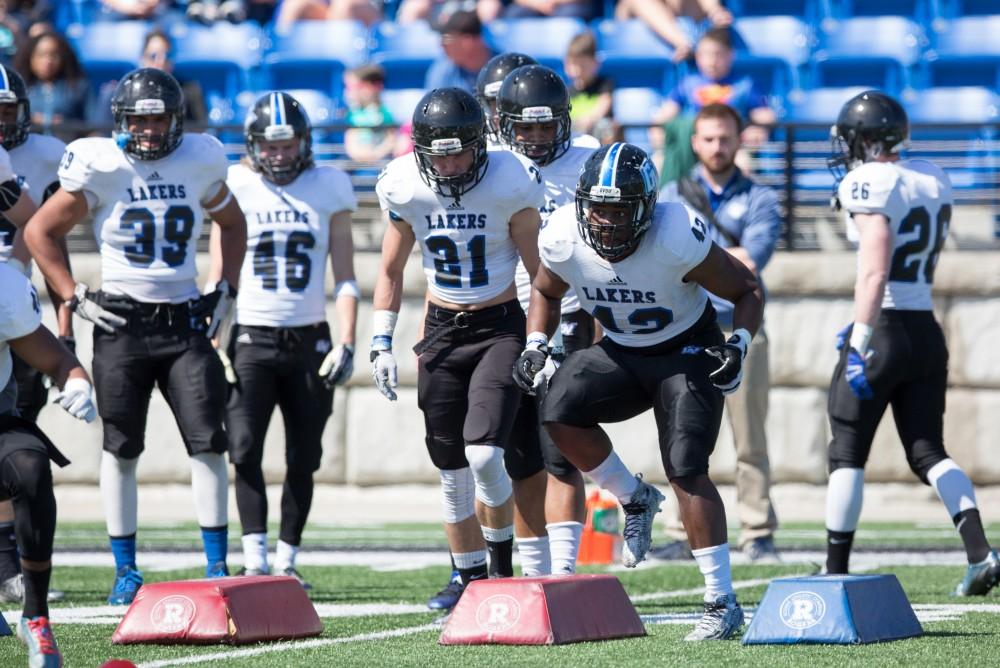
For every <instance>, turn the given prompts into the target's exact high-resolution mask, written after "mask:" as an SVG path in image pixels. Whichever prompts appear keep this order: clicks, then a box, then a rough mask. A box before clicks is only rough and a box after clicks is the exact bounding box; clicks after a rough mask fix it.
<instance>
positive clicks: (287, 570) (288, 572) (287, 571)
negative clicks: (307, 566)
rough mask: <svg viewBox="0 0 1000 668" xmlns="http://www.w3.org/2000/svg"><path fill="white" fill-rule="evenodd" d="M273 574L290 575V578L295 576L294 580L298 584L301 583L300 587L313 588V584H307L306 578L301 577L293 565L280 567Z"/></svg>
mask: <svg viewBox="0 0 1000 668" xmlns="http://www.w3.org/2000/svg"><path fill="white" fill-rule="evenodd" d="M274 574H275V575H284V576H286V577H290V578H295V579H296V580H298V582H299V584H300V585H302V588H303V589H305V590H307V591H308V590H309V589H312V588H313V586H312V585H311V584H309V583H308V582H306V579H305V578H304V577H302V574H301V573H299V572H298V571H297V570H295V567H294V566H289V567H288V568H285V569H282V570H280V571H275V573H274Z"/></svg>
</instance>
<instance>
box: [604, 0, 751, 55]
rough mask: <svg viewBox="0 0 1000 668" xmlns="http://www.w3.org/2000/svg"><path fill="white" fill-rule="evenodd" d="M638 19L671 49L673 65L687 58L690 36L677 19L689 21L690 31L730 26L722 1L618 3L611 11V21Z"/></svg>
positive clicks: (628, 0)
mask: <svg viewBox="0 0 1000 668" xmlns="http://www.w3.org/2000/svg"><path fill="white" fill-rule="evenodd" d="M632 17H635V18H638V19H640V20H641V21H643V22H644V23H646V25H648V26H649V27H650V28H651V29H652V30H653V32H655V33H656V34H657V35H659V36H660V37H662V38H663V40H664V41H665V42H666V43H667V44H669V45H670V46H672V47H674V62H677V63H679V62H683V61H685V60H687V59H688V58H690V57H691V51H692V49H693V43H692V37H691V34H690V33H692V32H694V31H693V30H685V29H684V26H682V25H681V22H680V21H678V18H679V17H684V18H687V19H690V21H691V22H692V23H693V27H697V26H701V25H704V24H706V23H707V24H709V25H711V26H714V27H718V28H721V27H725V26H728V25H729V24H731V23H732V22H733V15H732V14H731V13H730V12H729V10H728V9H726V8H725V7H724V6H723V3H722V0H620V2H619V3H618V5H617V7H616V8H615V18H616V19H618V20H620V21H621V20H625V19H629V18H632Z"/></svg>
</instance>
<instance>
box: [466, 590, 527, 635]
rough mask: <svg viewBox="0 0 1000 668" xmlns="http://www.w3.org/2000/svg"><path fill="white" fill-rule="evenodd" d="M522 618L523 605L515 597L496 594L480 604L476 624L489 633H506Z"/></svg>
mask: <svg viewBox="0 0 1000 668" xmlns="http://www.w3.org/2000/svg"><path fill="white" fill-rule="evenodd" d="M520 617H521V604H520V603H518V602H517V599H516V598H514V597H513V596H507V595H506V594H496V595H495V596H490V597H489V598H488V599H486V600H485V601H483V602H482V603H480V604H479V607H478V608H477V609H476V624H478V625H479V628H481V629H482V630H484V631H486V632H487V633H500V632H501V631H506V630H507V629H509V628H511V627H512V626H514V625H515V624H517V620H518V619H520Z"/></svg>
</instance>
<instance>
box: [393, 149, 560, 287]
mask: <svg viewBox="0 0 1000 668" xmlns="http://www.w3.org/2000/svg"><path fill="white" fill-rule="evenodd" d="M375 190H376V192H377V193H378V198H379V204H380V205H381V206H382V210H383V211H387V212H388V214H389V218H390V219H391V220H394V221H397V222H399V221H405V222H406V223H407V224H409V225H410V226H412V227H413V232H414V234H415V235H416V238H417V241H418V242H419V243H420V247H421V250H422V251H423V262H424V274H425V275H426V276H427V285H428V287H429V289H430V291H431V294H432V295H434V296H435V297H437V298H438V299H441V300H443V301H447V302H451V303H454V304H480V303H482V302H486V301H489V300H490V299H493V298H494V297H497V296H498V295H500V294H502V293H503V292H504V290H506V289H508V288H509V287H510V286H511V284H512V283H513V282H514V267H515V266H516V265H517V260H518V254H517V248H516V247H515V245H514V241H513V240H512V239H511V236H510V219H511V217H512V216H514V214H516V213H518V212H519V211H521V210H523V209H537V208H539V207H541V206H542V204H543V203H544V195H545V187H544V185H543V184H542V177H541V174H540V173H539V171H538V168H537V167H535V165H534V163H532V162H531V161H530V160H528V159H527V158H524V157H522V156H520V155H517V154H515V153H511V152H510V151H503V150H500V151H490V152H489V163H488V167H487V169H486V173H485V174H484V175H483V179H482V181H480V182H479V183H478V184H477V185H476V187H475V188H473V189H472V190H471V191H470V192H467V193H465V194H464V195H462V196H461V197H460V198H459V199H458V200H454V199H452V198H451V197H446V196H444V195H439V194H438V193H436V192H434V191H433V190H431V189H430V188H429V187H428V186H427V185H426V184H425V183H424V182H423V180H422V179H421V178H420V173H419V172H418V170H417V163H416V160H415V159H414V156H412V155H404V156H402V157H400V158H396V159H395V160H393V161H392V162H390V163H389V166H388V167H386V169H385V171H384V172H382V174H381V176H380V177H379V180H378V185H377V186H376V188H375Z"/></svg>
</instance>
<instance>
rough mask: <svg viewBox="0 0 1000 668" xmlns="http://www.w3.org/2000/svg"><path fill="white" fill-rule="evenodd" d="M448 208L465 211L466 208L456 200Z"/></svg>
mask: <svg viewBox="0 0 1000 668" xmlns="http://www.w3.org/2000/svg"><path fill="white" fill-rule="evenodd" d="M446 208H448V209H464V208H465V207H464V206H462V204H461V203H460V202H459V201H458V200H457V199H456V200H454V201H453V202H452V203H451V204H449V205H448V206H447V207H446Z"/></svg>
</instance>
